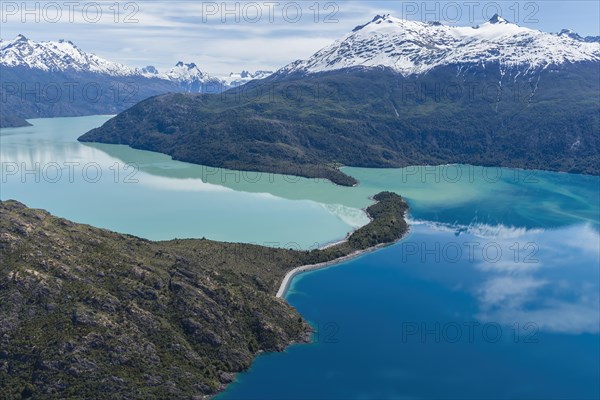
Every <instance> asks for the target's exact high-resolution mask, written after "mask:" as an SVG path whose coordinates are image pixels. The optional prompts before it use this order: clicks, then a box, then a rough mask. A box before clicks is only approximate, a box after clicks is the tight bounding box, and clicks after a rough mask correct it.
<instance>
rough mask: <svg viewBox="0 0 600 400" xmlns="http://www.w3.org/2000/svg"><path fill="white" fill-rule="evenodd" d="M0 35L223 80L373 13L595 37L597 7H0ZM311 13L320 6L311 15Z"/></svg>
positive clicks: (304, 50)
mask: <svg viewBox="0 0 600 400" xmlns="http://www.w3.org/2000/svg"><path fill="white" fill-rule="evenodd" d="M0 3H1V13H2V15H1V16H0V17H1V25H0V26H1V31H0V35H1V37H2V39H12V38H14V37H15V36H16V35H17V34H19V33H21V34H24V35H25V36H27V37H29V38H30V39H32V40H35V41H42V40H58V39H66V40H71V41H73V42H74V43H75V44H76V45H78V46H79V47H80V48H82V49H83V50H84V51H88V52H93V53H96V54H98V55H99V56H101V57H104V58H107V59H109V60H112V61H117V62H121V63H124V64H128V65H131V66H139V67H142V66H146V65H154V66H156V67H158V68H159V69H167V68H169V67H171V66H173V65H174V64H175V63H176V62H177V61H179V60H182V61H185V62H195V63H196V64H198V66H199V67H200V68H201V69H202V70H205V71H208V72H210V73H212V74H215V75H224V74H228V73H229V72H232V71H240V70H242V69H247V70H257V69H267V70H274V69H277V68H279V67H281V66H283V65H285V64H288V63H289V62H291V61H294V60H296V59H300V58H307V57H308V56H310V55H311V54H313V53H314V52H315V51H317V50H319V49H320V48H322V47H324V46H326V45H328V44H330V43H331V42H333V41H334V40H336V39H338V38H339V37H341V36H343V35H345V34H346V33H348V32H349V31H351V30H352V29H353V28H354V27H355V26H357V25H360V24H364V23H366V22H368V21H370V20H371V19H372V18H373V17H374V16H375V15H376V14H382V13H390V14H392V15H394V16H396V17H399V18H407V19H411V20H421V21H434V20H437V21H441V22H443V23H445V24H450V25H476V24H479V23H482V22H485V21H486V20H487V19H489V18H490V17H491V16H492V15H493V14H494V13H496V12H498V13H499V14H501V15H503V16H504V17H505V18H506V19H508V20H510V21H514V22H516V23H518V24H519V25H523V26H528V27H531V28H534V29H539V30H543V31H548V32H558V31H560V29H562V28H571V29H573V30H574V31H576V32H578V33H580V34H581V35H582V36H587V35H600V27H599V20H600V6H599V2H598V1H596V0H591V1H542V2H537V1H536V2H533V1H522V2H515V1H514V0H512V1H506V2H503V1H495V2H492V1H490V2H485V1H484V2H478V1H470V0H464V1H429V2H423V1H414V2H413V1H337V2H330V1H320V2H319V1H315V0H311V1H296V2H291V1H278V2H275V1H255V2H221V1H219V2H205V1H137V2H126V1H125V2H118V3H115V0H111V1H97V2H86V1H81V2H78V1H69V0H66V1H64V2H63V1H53V2H44V1H40V2H37V5H36V2H33V3H27V4H26V6H25V7H23V4H24V3H23V2H21V1H15V2H13V1H4V0H2V1H0ZM317 9H318V10H319V11H318V12H317Z"/></svg>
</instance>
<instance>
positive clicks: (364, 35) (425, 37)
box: [276, 14, 600, 76]
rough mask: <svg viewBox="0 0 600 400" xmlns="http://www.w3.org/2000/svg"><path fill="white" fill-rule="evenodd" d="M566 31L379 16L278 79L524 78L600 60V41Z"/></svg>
mask: <svg viewBox="0 0 600 400" xmlns="http://www.w3.org/2000/svg"><path fill="white" fill-rule="evenodd" d="M565 32H567V31H566V30H563V31H561V33H560V34H551V33H545V32H542V31H537V30H534V29H530V28H524V27H521V26H519V25H517V24H514V23H511V22H509V21H508V20H506V19H504V18H502V17H501V16H499V15H497V14H496V15H494V16H493V17H492V18H491V19H490V20H489V21H488V22H486V23H484V24H482V25H479V26H475V27H459V26H447V25H443V24H441V23H431V22H420V21H411V20H405V19H399V18H395V17H392V16H390V15H389V14H387V15H377V16H376V17H375V18H374V19H373V20H372V21H370V22H368V23H366V24H364V25H359V26H357V27H356V28H354V29H353V30H352V31H351V32H350V33H348V34H347V35H345V36H344V37H342V38H341V39H339V40H337V41H335V42H334V43H333V44H331V45H329V46H327V47H325V48H323V49H321V50H319V51H318V52H316V53H315V54H313V55H312V56H311V57H309V58H308V59H306V60H297V61H295V62H293V63H291V64H288V65H287V66H285V67H283V68H281V69H280V70H278V71H276V74H278V75H286V74H294V73H301V74H313V73H320V72H327V71H334V70H342V69H349V68H355V67H361V68H378V67H387V68H390V69H392V70H394V71H396V72H397V73H399V74H401V75H403V76H411V75H421V74H423V73H427V72H428V71H431V70H434V69H435V68H437V67H441V66H450V65H477V64H479V65H484V64H485V63H493V64H498V65H499V66H500V67H501V68H505V69H510V68H522V67H524V66H526V67H527V68H526V69H525V71H524V72H523V73H532V72H533V71H535V70H539V69H545V68H548V67H551V66H557V65H561V64H564V63H576V62H590V61H591V62H597V61H600V43H596V38H594V37H589V38H586V39H588V41H586V39H584V38H581V37H580V36H579V35H577V34H573V33H572V32H570V31H569V34H565Z"/></svg>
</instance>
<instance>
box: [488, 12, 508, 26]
mask: <svg viewBox="0 0 600 400" xmlns="http://www.w3.org/2000/svg"><path fill="white" fill-rule="evenodd" d="M489 23H490V24H510V22H508V21H507V20H506V19H504V18H502V17H501V16H500V15H498V14H494V16H493V17H492V18H490V20H489Z"/></svg>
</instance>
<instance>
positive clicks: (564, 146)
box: [80, 63, 600, 185]
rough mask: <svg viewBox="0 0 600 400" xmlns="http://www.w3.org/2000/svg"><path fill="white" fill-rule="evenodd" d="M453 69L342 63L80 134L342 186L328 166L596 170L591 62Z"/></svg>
mask: <svg viewBox="0 0 600 400" xmlns="http://www.w3.org/2000/svg"><path fill="white" fill-rule="evenodd" d="M465 70H466V71H468V68H466V67H465ZM457 71H458V70H457V67H456V66H452V67H447V68H438V69H436V70H434V71H432V72H430V73H428V74H425V75H422V76H419V77H417V78H405V77H402V76H400V75H398V74H395V73H393V72H391V71H388V70H385V69H380V70H356V69H353V70H347V71H338V72H332V73H326V74H317V75H310V76H283V77H281V76H274V77H272V78H269V79H267V80H264V81H259V82H255V83H251V84H249V85H246V86H242V87H241V88H237V89H233V90H230V91H227V92H225V93H224V94H221V95H185V94H169V95H163V96H158V97H154V98H151V99H148V100H145V101H143V102H141V103H139V104H137V105H135V106H134V107H132V108H130V109H129V110H126V111H125V112H123V113H121V114H120V115H118V116H117V117H115V118H113V119H111V120H110V121H108V122H106V124H104V125H103V126H102V127H100V128H97V129H94V130H92V131H90V132H88V133H86V134H85V135H83V136H82V137H81V138H80V140H81V141H87V142H103V143H114V144H127V145H130V146H132V147H134V148H137V149H144V150H153V151H158V152H161V153H166V154H169V155H171V156H172V157H173V158H175V159H177V160H182V161H188V162H192V163H198V164H204V165H208V166H213V167H226V168H233V169H241V170H257V171H267V172H280V173H287V174H294V175H301V176H306V177H314V176H317V177H326V178H329V179H331V180H332V181H334V182H336V183H339V184H342V185H351V184H353V183H355V182H354V180H353V179H352V178H349V177H347V176H345V175H343V174H342V173H341V172H340V171H338V170H337V169H336V166H339V165H348V166H356V167H404V166H409V165H438V164H446V163H464V164H473V165H482V166H504V167H520V168H531V169H545V170H552V171H566V172H572V173H586V174H596V175H597V174H599V172H600V156H599V148H598V137H599V132H600V95H599V92H600V69H599V68H598V63H580V64H571V65H567V66H565V67H561V68H555V69H552V68H547V69H545V70H542V71H539V72H536V73H534V74H530V75H527V76H525V75H524V74H522V73H519V72H518V71H503V74H501V73H500V69H499V68H498V66H497V65H496V66H494V65H487V66H486V68H473V71H472V72H464V71H463V73H460V74H457ZM499 82H501V85H500V83H499Z"/></svg>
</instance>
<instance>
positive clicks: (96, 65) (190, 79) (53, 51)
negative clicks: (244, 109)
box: [0, 35, 272, 92]
mask: <svg viewBox="0 0 600 400" xmlns="http://www.w3.org/2000/svg"><path fill="white" fill-rule="evenodd" d="M0 65H2V66H4V67H24V68H31V69H37V70H42V71H47V72H82V73H83V72H85V73H92V74H102V75H108V76H112V77H143V78H156V79H162V80H168V81H171V82H175V83H177V84H179V85H180V86H182V87H183V88H184V90H187V91H190V92H204V91H205V89H207V88H208V91H209V92H220V91H222V90H226V89H228V88H230V87H235V86H240V85H243V84H244V83H247V82H249V81H251V80H255V79H263V78H266V77H267V76H269V75H271V74H272V72H270V71H257V72H255V73H251V72H248V71H242V72H241V73H231V74H230V75H229V76H226V77H218V76H211V75H209V74H208V73H206V72H204V71H202V70H200V68H198V66H197V65H196V64H194V63H184V62H183V61H179V62H178V63H177V64H176V65H175V66H174V67H173V68H171V69H170V70H168V71H167V72H164V73H162V72H160V71H159V70H158V69H157V68H155V67H154V66H151V65H149V66H147V67H144V68H133V67H129V66H127V65H124V64H119V63H115V62H112V61H109V60H106V59H104V58H101V57H98V56H96V55H95V54H91V53H86V52H84V51H82V50H81V49H80V48H79V47H77V46H76V45H75V44H73V42H70V41H65V40H59V41H57V42H55V41H46V42H34V41H32V40H30V39H28V38H26V37H25V36H23V35H18V36H17V37H16V38H15V39H14V40H1V39H0Z"/></svg>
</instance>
